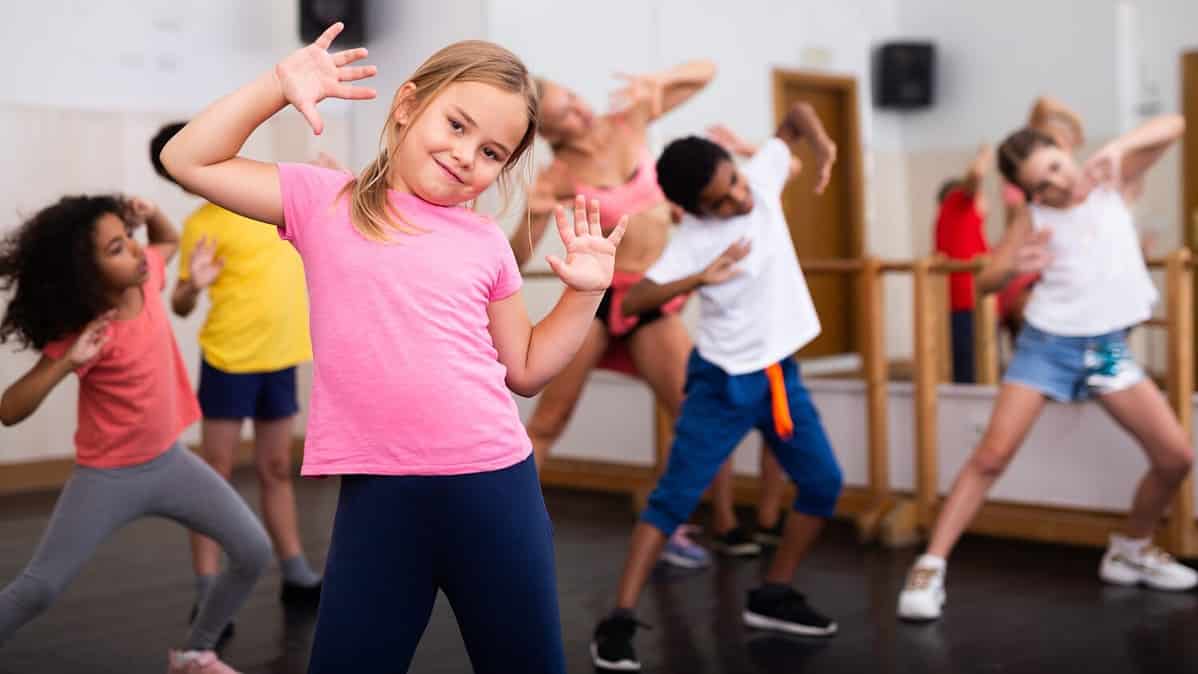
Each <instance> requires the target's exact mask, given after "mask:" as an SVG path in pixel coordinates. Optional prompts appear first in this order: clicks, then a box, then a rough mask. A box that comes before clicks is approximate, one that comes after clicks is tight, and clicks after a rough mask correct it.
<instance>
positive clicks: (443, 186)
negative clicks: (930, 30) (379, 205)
mask: <svg viewBox="0 0 1198 674" xmlns="http://www.w3.org/2000/svg"><path fill="white" fill-rule="evenodd" d="M409 86H411V85H408V84H405V85H404V87H405V88H407V87H409ZM404 95H405V92H404V90H403V89H401V90H400V92H399V96H400V97H401V98H402V97H403V96H404ZM409 108H410V106H408V105H403V104H400V105H398V106H396V112H395V121H396V122H397V123H398V124H400V125H401V126H404V127H407V133H406V135H405V136H404V138H403V142H401V143H400V144H399V147H398V148H397V150H396V154H395V163H394V164H393V166H392V174H391V178H390V183H391V187H393V188H394V189H397V190H400V191H407V192H411V193H412V194H415V195H416V196H418V197H420V198H421V199H424V200H425V201H428V202H430V203H434V204H438V205H441V206H453V205H457V204H461V203H464V202H467V201H471V200H473V199H475V198H477V197H478V195H480V194H482V192H484V191H485V190H486V189H487V188H488V187H490V186H491V184H492V183H494V182H495V180H496V179H497V178H498V177H499V176H500V174H501V173H502V171H503V170H504V169H505V168H506V167H507V166H508V165H509V161H510V160H511V159H512V158H513V157H512V155H513V153H514V152H516V151H517V149H518V148H519V147H520V144H521V140H522V139H523V138H524V136H525V134H526V133H528V129H529V123H530V121H529V114H528V106H527V103H526V101H525V99H524V97H523V96H521V95H519V94H516V93H512V92H509V91H505V90H503V89H500V88H498V87H495V86H492V85H489V84H484V83H481V82H455V83H453V84H450V85H449V86H447V87H446V88H445V90H444V91H442V92H441V94H440V95H438V96H437V97H436V98H434V99H433V100H432V101H430V102H429V104H428V107H426V108H425V109H424V110H423V111H422V112H420V114H419V115H417V116H416V117H415V118H414V119H413V118H412V116H411V115H410V113H409V112H408V110H409Z"/></svg>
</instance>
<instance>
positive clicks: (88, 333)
mask: <svg viewBox="0 0 1198 674" xmlns="http://www.w3.org/2000/svg"><path fill="white" fill-rule="evenodd" d="M113 318H116V310H115V309H111V310H109V311H106V312H104V313H102V314H100V316H99V318H96V319H95V320H93V321H92V322H91V323H88V324H87V325H86V326H85V327H84V328H83V332H80V333H79V337H78V338H77V339H76V340H75V343H74V344H72V345H71V348H70V349H69V350H67V355H66V357H67V359H68V360H70V362H71V367H72V368H79V367H83V366H84V365H86V364H87V363H88V362H89V361H91V360H92V359H93V358H95V357H96V356H98V355H100V349H102V348H104V344H105V343H106V342H107V341H108V335H109V332H108V324H109V323H112V319H113Z"/></svg>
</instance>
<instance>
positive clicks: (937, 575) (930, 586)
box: [898, 562, 945, 620]
mask: <svg viewBox="0 0 1198 674" xmlns="http://www.w3.org/2000/svg"><path fill="white" fill-rule="evenodd" d="M944 599H945V593H944V569H943V568H935V567H928V566H920V565H919V563H918V562H917V563H916V564H915V566H913V567H911V571H910V573H908V574H907V585H906V586H905V587H903V591H902V592H901V593H900V594H899V600H898V615H899V617H900V618H902V619H903V620H936V619H937V618H939V617H940V610H941V609H942V608H943V607H944Z"/></svg>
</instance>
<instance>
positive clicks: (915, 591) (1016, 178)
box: [898, 115, 1198, 620]
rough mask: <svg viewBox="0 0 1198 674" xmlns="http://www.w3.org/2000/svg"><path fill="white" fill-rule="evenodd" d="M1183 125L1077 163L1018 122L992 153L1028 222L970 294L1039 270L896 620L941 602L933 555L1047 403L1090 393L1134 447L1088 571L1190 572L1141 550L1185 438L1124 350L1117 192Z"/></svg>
mask: <svg viewBox="0 0 1198 674" xmlns="http://www.w3.org/2000/svg"><path fill="white" fill-rule="evenodd" d="M1184 131H1185V120H1184V119H1183V118H1182V117H1181V116H1179V115H1165V116H1162V117H1158V118H1156V119H1153V120H1150V121H1148V122H1147V123H1145V124H1144V125H1143V126H1141V127H1140V128H1138V129H1135V130H1133V131H1131V132H1129V133H1127V134H1125V135H1123V136H1121V137H1119V138H1117V139H1115V140H1114V141H1112V142H1110V143H1109V144H1107V145H1106V146H1105V147H1103V148H1102V149H1101V150H1099V151H1098V153H1097V154H1095V155H1094V156H1093V157H1091V158H1090V159H1089V160H1088V161H1087V162H1086V163H1085V165H1081V166H1079V165H1078V164H1077V162H1076V161H1075V160H1074V158H1073V156H1072V155H1071V154H1069V153H1068V152H1067V151H1066V150H1065V149H1064V148H1062V147H1061V146H1060V144H1059V142H1058V141H1057V140H1055V139H1054V138H1053V137H1051V136H1049V135H1047V134H1045V133H1043V132H1042V131H1038V130H1036V129H1031V128H1025V129H1021V130H1019V131H1017V132H1015V133H1013V134H1011V136H1009V137H1008V138H1007V139H1006V140H1005V141H1004V142H1003V144H1002V146H1001V147H999V150H998V165H999V169H1000V170H1001V171H1002V174H1003V177H1004V178H1006V179H1007V181H1008V182H1010V183H1011V184H1013V185H1016V186H1017V187H1018V188H1019V189H1020V190H1022V192H1023V196H1024V197H1025V198H1026V201H1027V203H1028V204H1029V208H1028V209H1027V213H1026V216H1023V217H1030V219H1031V222H1030V223H1027V222H1024V223H1021V224H1019V226H1013V227H1011V228H1009V229H1008V233H1007V235H1006V236H1005V237H1004V239H1003V241H1002V242H1000V243H999V245H998V247H997V248H996V249H995V255H994V257H993V258H992V260H991V263H990V265H988V266H987V268H986V269H985V270H983V272H982V273H981V274H979V276H978V286H979V288H981V289H982V291H983V292H990V291H993V290H994V289H995V288H1001V287H1002V286H1003V285H1004V284H1005V283H1006V282H1007V281H1008V280H1009V279H1010V278H1012V277H1013V276H1014V275H1015V274H1017V273H1028V272H1039V273H1040V274H1041V279H1040V281H1039V282H1037V284H1036V286H1035V288H1034V289H1033V290H1032V294H1031V299H1030V300H1029V301H1028V304H1027V307H1026V309H1025V310H1024V318H1025V325H1024V327H1023V329H1022V330H1021V331H1020V333H1019V337H1018V339H1017V340H1016V343H1015V355H1014V356H1013V357H1012V359H1011V364H1010V365H1009V366H1008V367H1007V371H1006V374H1005V375H1004V377H1003V382H1002V386H1001V388H999V391H998V398H997V399H996V400H995V402H994V410H993V412H991V415H990V424H989V426H988V427H987V429H986V433H985V435H983V436H982V440H981V442H980V443H979V444H978V446H977V448H975V449H974V451H973V455H972V456H971V457H970V458H969V460H968V461H967V462H966V463H965V465H964V466H963V467H962V468H961V471H960V473H959V474H958V475H957V478H956V480H955V481H954V483H953V488H952V491H950V492H949V495H948V498H947V499H945V502H944V506H943V507H942V508H941V509H940V515H939V517H938V518H937V520H936V525H935V527H934V528H933V531H932V539H931V541H930V542H929V544H928V550H927V553H926V554H924V555H923V556H922V557H920V558H919V560H917V561H916V563H915V566H914V567H913V568H912V569H911V573H910V574H909V575H908V577H907V584H906V586H905V587H904V589H903V591H902V593H901V594H900V595H899V602H898V614H899V617H901V618H904V619H907V620H935V619H937V618H939V617H940V614H941V609H942V607H943V605H944V600H945V589H944V578H945V568H946V563H947V562H946V560H947V557H948V555H949V553H950V552H951V551H952V548H953V546H954V545H955V544H956V542H957V539H958V538H960V536H961V534H962V532H964V530H965V528H966V527H967V526H968V525H969V522H970V521H971V520H972V519H973V517H974V515H975V514H976V513H977V511H978V509H979V508H981V506H982V503H983V502H984V501H985V498H986V493H987V492H988V491H989V490H990V487H991V486H993V484H994V483H995V481H997V480H998V478H999V477H1000V476H1001V475H1002V473H1003V470H1004V469H1005V468H1006V467H1007V465H1008V464H1009V463H1010V461H1011V459H1012V458H1013V457H1014V455H1015V452H1016V451H1017V450H1018V449H1019V445H1020V444H1021V443H1022V441H1023V438H1024V436H1025V435H1027V432H1028V431H1029V430H1030V429H1031V426H1032V424H1033V423H1034V422H1035V421H1036V418H1037V417H1039V415H1040V411H1041V410H1042V409H1044V405H1045V403H1046V402H1047V401H1048V400H1050V399H1051V400H1056V401H1059V402H1073V401H1080V400H1086V399H1089V398H1094V399H1097V400H1098V402H1099V403H1101V404H1102V406H1103V407H1104V408H1105V409H1106V411H1107V412H1108V413H1109V414H1110V415H1111V416H1112V417H1113V418H1114V419H1115V420H1116V421H1117V422H1118V423H1119V425H1121V426H1122V427H1123V428H1124V429H1126V430H1127V431H1128V433H1130V434H1131V435H1132V436H1133V437H1134V438H1135V439H1136V441H1137V442H1139V444H1140V446H1141V447H1142V448H1143V450H1144V453H1145V454H1146V455H1147V458H1148V462H1149V464H1150V465H1149V468H1148V471H1147V472H1146V473H1145V475H1144V477H1143V478H1142V479H1141V480H1140V483H1139V485H1138V487H1137V489H1136V494H1135V497H1134V498H1133V500H1132V504H1131V510H1130V512H1129V513H1128V517H1127V523H1126V524H1125V525H1124V526H1123V527H1122V528H1121V531H1119V532H1118V533H1112V534H1111V540H1110V546H1109V547H1108V548H1107V552H1106V554H1105V555H1104V556H1103V558H1102V563H1101V565H1100V566H1099V571H1098V573H1099V577H1101V578H1102V579H1103V580H1104V581H1106V582H1108V583H1113V584H1118V585H1138V584H1142V585H1146V586H1149V587H1152V588H1155V589H1158V590H1172V591H1183V590H1189V589H1191V588H1193V587H1194V586H1195V585H1198V574H1195V572H1194V570H1193V569H1190V568H1189V567H1187V566H1185V565H1183V564H1179V563H1178V562H1176V561H1174V560H1173V558H1172V557H1170V556H1169V555H1168V554H1166V553H1165V552H1164V551H1162V550H1160V549H1159V548H1157V547H1156V546H1154V545H1152V533H1153V531H1154V530H1155V529H1156V527H1157V525H1158V524H1159V523H1160V520H1161V517H1162V516H1164V514H1165V510H1166V508H1168V506H1169V503H1170V501H1172V499H1173V496H1174V494H1176V493H1177V489H1178V488H1179V487H1180V486H1181V485H1182V482H1183V481H1184V480H1185V477H1186V476H1187V475H1188V474H1189V472H1190V466H1191V465H1192V463H1193V460H1194V451H1193V449H1192V448H1191V447H1190V442H1191V441H1190V438H1188V437H1187V436H1186V433H1185V430H1184V429H1183V428H1182V426H1181V423H1180V422H1178V420H1177V417H1176V416H1174V414H1173V412H1172V410H1171V409H1170V408H1169V404H1168V402H1167V401H1166V400H1165V397H1164V396H1162V395H1161V392H1160V390H1159V389H1157V387H1156V384H1154V383H1153V382H1152V380H1151V379H1148V378H1147V377H1146V376H1145V374H1144V371H1143V370H1142V369H1141V368H1140V366H1139V365H1137V364H1136V362H1135V360H1134V359H1133V358H1132V356H1131V353H1130V352H1129V351H1128V348H1127V342H1126V336H1127V332H1128V331H1129V330H1130V329H1131V328H1133V327H1135V326H1136V325H1137V324H1139V323H1141V322H1143V321H1144V320H1145V319H1147V318H1148V317H1149V316H1150V315H1151V310H1152V305H1153V303H1154V302H1155V301H1156V299H1157V292H1156V288H1155V287H1154V286H1153V284H1152V279H1151V278H1150V277H1149V275H1148V269H1147V268H1146V267H1145V264H1144V257H1143V254H1142V253H1141V250H1140V242H1139V240H1138V238H1137V235H1136V231H1135V227H1134V226H1133V223H1132V216H1131V212H1130V211H1129V210H1128V207H1127V203H1126V201H1125V199H1126V197H1125V196H1124V194H1125V190H1124V188H1125V187H1126V186H1127V185H1128V184H1129V183H1132V182H1134V181H1139V180H1142V179H1143V177H1144V173H1145V172H1146V171H1147V170H1148V168H1149V167H1151V166H1152V165H1153V164H1154V163H1156V161H1157V160H1158V159H1160V157H1161V155H1162V154H1164V152H1165V151H1166V150H1167V149H1168V148H1169V147H1170V146H1171V145H1172V144H1173V143H1174V142H1176V141H1177V139H1178V138H1180V137H1181V135H1182V133H1183V132H1184Z"/></svg>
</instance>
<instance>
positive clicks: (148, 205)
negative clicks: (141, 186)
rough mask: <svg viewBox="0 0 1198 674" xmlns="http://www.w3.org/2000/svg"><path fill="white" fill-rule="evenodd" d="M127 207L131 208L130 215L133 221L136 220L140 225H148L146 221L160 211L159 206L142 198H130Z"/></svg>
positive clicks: (126, 203)
mask: <svg viewBox="0 0 1198 674" xmlns="http://www.w3.org/2000/svg"><path fill="white" fill-rule="evenodd" d="M125 205H126V206H127V207H128V208H129V215H131V216H132V217H133V220H135V221H136V222H137V224H138V225H144V224H146V221H147V220H149V219H150V216H151V215H153V214H154V212H155V211H157V210H158V206H157V205H155V204H154V202H152V201H150V200H149V199H143V198H141V197H130V198H129V200H128V201H126V202H125Z"/></svg>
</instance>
